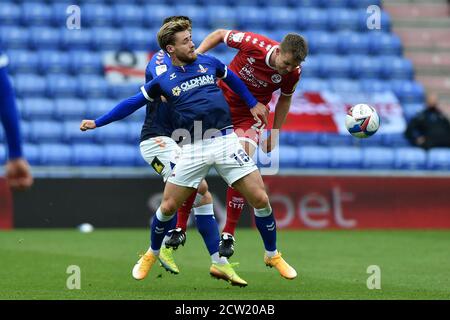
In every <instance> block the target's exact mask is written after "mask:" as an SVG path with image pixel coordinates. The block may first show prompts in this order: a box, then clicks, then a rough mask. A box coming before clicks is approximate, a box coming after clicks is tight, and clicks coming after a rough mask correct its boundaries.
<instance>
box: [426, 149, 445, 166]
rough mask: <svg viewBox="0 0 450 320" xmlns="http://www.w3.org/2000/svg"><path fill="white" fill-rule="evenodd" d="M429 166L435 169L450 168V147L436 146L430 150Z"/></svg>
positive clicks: (428, 155) (428, 156)
mask: <svg viewBox="0 0 450 320" xmlns="http://www.w3.org/2000/svg"><path fill="white" fill-rule="evenodd" d="M427 168H428V169H433V170H450V149H449V148H434V149H430V150H428V154H427Z"/></svg>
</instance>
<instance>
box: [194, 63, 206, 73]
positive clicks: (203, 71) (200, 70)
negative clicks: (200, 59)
mask: <svg viewBox="0 0 450 320" xmlns="http://www.w3.org/2000/svg"><path fill="white" fill-rule="evenodd" d="M198 67H199V68H200V69H199V70H197V72H200V73H205V72H207V71H208V68H203V66H202V65H201V64H199V65H198Z"/></svg>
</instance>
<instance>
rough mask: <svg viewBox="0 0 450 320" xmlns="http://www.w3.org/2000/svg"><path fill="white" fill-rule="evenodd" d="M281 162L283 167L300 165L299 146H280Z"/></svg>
mask: <svg viewBox="0 0 450 320" xmlns="http://www.w3.org/2000/svg"><path fill="white" fill-rule="evenodd" d="M279 148H280V149H279V154H280V155H281V156H280V158H279V161H280V162H279V163H280V167H281V168H296V167H297V166H298V148H297V147H289V146H280V147H279Z"/></svg>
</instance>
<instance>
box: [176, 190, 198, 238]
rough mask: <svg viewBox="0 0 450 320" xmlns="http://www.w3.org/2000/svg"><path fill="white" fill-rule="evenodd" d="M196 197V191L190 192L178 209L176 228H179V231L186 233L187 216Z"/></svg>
mask: <svg viewBox="0 0 450 320" xmlns="http://www.w3.org/2000/svg"><path fill="white" fill-rule="evenodd" d="M196 196H197V190H195V191H194V192H192V194H191V195H190V196H189V198H187V199H186V201H185V202H183V204H182V205H181V207H180V208H178V215H177V228H181V229H183V231H186V228H187V222H188V219H189V215H190V213H191V209H192V205H193V204H194V201H195V197H196Z"/></svg>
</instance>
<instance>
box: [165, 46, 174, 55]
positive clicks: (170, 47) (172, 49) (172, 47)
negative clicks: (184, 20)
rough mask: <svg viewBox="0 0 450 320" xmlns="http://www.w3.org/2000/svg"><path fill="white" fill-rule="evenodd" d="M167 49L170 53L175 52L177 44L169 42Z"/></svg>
mask: <svg viewBox="0 0 450 320" xmlns="http://www.w3.org/2000/svg"><path fill="white" fill-rule="evenodd" d="M166 51H167V53H169V54H171V53H174V52H175V46H173V45H170V44H169V45H168V46H166Z"/></svg>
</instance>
